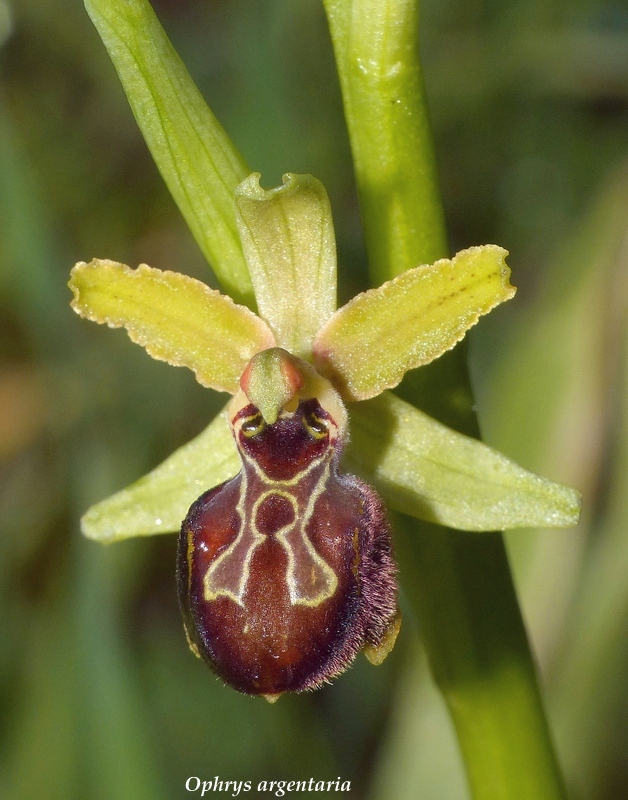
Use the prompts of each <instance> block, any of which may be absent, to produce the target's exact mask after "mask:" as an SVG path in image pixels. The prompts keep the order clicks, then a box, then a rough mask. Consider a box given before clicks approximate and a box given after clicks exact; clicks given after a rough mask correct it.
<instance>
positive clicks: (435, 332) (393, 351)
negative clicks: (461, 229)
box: [314, 245, 515, 400]
mask: <svg viewBox="0 0 628 800" xmlns="http://www.w3.org/2000/svg"><path fill="white" fill-rule="evenodd" d="M507 255H508V253H507V251H506V250H504V249H502V248H501V247H497V246H496V245H485V246H484V247H471V248H469V249H468V250H462V251H461V252H459V253H458V254H457V255H456V256H454V258H453V259H451V260H450V259H442V260H440V261H436V262H435V263H434V264H432V265H430V266H421V267H416V268H415V269H411V270H408V271H407V272H404V273H403V274H402V275H399V276H397V277H396V278H395V279H394V280H392V281H388V282H387V283H385V284H383V285H382V286H380V287H379V288H377V289H371V290H369V291H368V292H364V293H363V294H360V295H358V296H357V297H355V298H354V299H353V300H351V301H350V302H349V303H347V305H345V306H343V307H342V308H340V309H338V311H337V312H336V313H335V314H334V315H333V317H332V318H331V319H330V320H329V322H328V323H327V324H326V325H325V327H324V328H323V329H322V330H321V331H320V332H319V333H318V335H317V337H316V341H315V343H314V359H315V364H316V367H317V369H318V370H319V372H321V373H322V374H323V375H326V376H327V377H329V378H330V379H331V380H332V382H334V383H335V385H336V386H337V388H339V389H340V391H341V393H342V395H343V396H344V397H345V398H346V399H347V400H367V399H368V398H370V397H374V396H375V395H378V394H380V393H381V392H383V391H384V390H385V389H391V388H392V387H394V386H396V385H397V384H398V383H399V382H400V381H401V379H402V378H403V376H404V374H405V373H406V372H407V371H408V370H409V369H413V368H414V367H419V366H422V365H424V364H429V362H430V361H433V360H434V359H435V358H438V356H440V355H442V354H443V353H444V352H446V351H447V350H451V348H452V347H453V346H454V345H455V344H456V343H457V342H459V341H460V340H461V339H462V338H463V337H464V335H465V333H466V332H467V330H468V329H469V328H470V327H472V326H473V325H475V323H476V322H477V321H478V319H479V318H480V316H482V314H486V313H488V312H489V311H490V310H491V309H492V308H494V307H495V306H496V305H498V304H499V303H502V302H503V301H504V300H508V299H509V298H511V297H512V296H513V295H514V293H515V289H514V288H513V287H512V286H511V285H510V283H509V281H508V278H509V276H510V269H509V268H508V267H507V266H506V263H505V261H504V258H505V257H506V256H507Z"/></svg>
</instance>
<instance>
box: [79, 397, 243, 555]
mask: <svg viewBox="0 0 628 800" xmlns="http://www.w3.org/2000/svg"><path fill="white" fill-rule="evenodd" d="M239 469H240V458H239V456H238V452H237V450H236V447H235V444H234V441H233V436H232V435H231V430H230V428H229V424H228V422H227V417H226V415H225V412H224V411H223V412H222V413H220V414H219V415H218V416H217V417H216V419H214V421H213V422H212V423H211V424H210V425H209V426H208V427H207V428H206V429H205V430H204V431H203V432H202V433H201V434H200V435H199V436H197V437H196V439H192V441H191V442H188V444H186V445H183V447H181V448H180V449H179V450H176V451H175V452H174V453H173V454H172V455H171V456H169V458H167V459H166V460H165V461H164V462H163V463H162V464H160V465H159V466H158V467H157V468H156V469H154V470H153V471H152V472H149V473H148V475H145V476H144V477H143V478H140V480H139V481H137V482H136V483H133V484H131V486H129V487H127V488H126V489H123V490H122V491H121V492H118V493H117V494H114V495H112V496H111V497H108V498H107V499H106V500H103V501H102V502H100V503H97V504H96V505H94V506H92V507H91V508H90V509H89V511H88V512H87V513H86V514H85V515H84V516H83V518H82V520H81V528H82V530H83V533H84V534H85V536H87V537H88V538H89V539H96V540H98V541H100V542H103V543H109V542H116V541H119V540H120V539H128V538H130V537H132V536H151V535H152V534H155V533H172V532H173V531H178V530H179V528H180V527H181V522H182V521H183V519H184V517H185V515H186V514H187V512H188V509H189V507H190V506H191V505H192V503H193V502H194V501H195V500H196V499H197V498H198V497H200V495H201V494H203V492H205V491H207V490H208V489H211V488H212V487H214V486H217V485H218V484H219V483H222V482H223V481H226V480H229V478H232V477H233V476H234V475H236V474H237V473H238V470H239Z"/></svg>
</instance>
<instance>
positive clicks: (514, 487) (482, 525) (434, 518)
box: [346, 392, 580, 531]
mask: <svg viewBox="0 0 628 800" xmlns="http://www.w3.org/2000/svg"><path fill="white" fill-rule="evenodd" d="M349 412H350V415H351V442H350V444H349V447H348V452H347V456H346V461H347V467H348V468H349V469H351V470H353V471H356V472H357V473H358V474H360V475H361V476H363V477H365V478H366V479H367V480H368V481H369V482H371V483H372V484H373V485H374V486H375V488H376V489H377V490H378V491H379V492H380V493H381V495H382V497H383V498H384V500H385V501H386V502H387V503H388V504H389V506H390V507H391V508H393V509H394V510H396V511H401V512H402V513H404V514H409V515H410V516H413V517H417V518H419V519H423V520H427V521H429V522H438V523H440V524H441V525H447V526H449V527H451V528H458V529H460V530H468V531H494V530H506V529H510V528H524V527H525V528H527V527H558V528H560V527H569V526H571V525H575V524H576V523H577V522H578V517H579V514H580V495H579V494H578V492H576V491H575V490H574V489H570V488H568V487H566V486H561V485H560V484H557V483H553V482H552V481H549V480H547V479H545V478H541V477H539V476H538V475H534V474H533V473H531V472H528V471H527V470H525V469H523V468H522V467H520V466H518V465H517V464H515V463H514V462H513V461H510V459H508V458H506V456H503V455H502V454H501V453H498V452H497V451H495V450H493V449H491V448H490V447H488V446H487V445H485V444H483V443H482V442H480V441H478V440H477V439H472V438H470V437H468V436H463V435H462V434H460V433H457V432H456V431H454V430H452V429H451V428H447V427H446V426H445V425H442V424H441V423H440V422H437V421H436V420H434V419H432V417H429V416H427V414H424V413H423V412H421V411H419V410H418V409H416V408H415V407H414V406H412V405H410V404H409V403H406V402H405V401H403V400H401V399H400V398H398V397H396V396H395V395H394V394H392V393H390V392H385V393H384V394H382V395H381V396H380V397H377V398H375V399H373V400H368V401H366V402H364V403H357V404H352V405H351V406H350V408H349Z"/></svg>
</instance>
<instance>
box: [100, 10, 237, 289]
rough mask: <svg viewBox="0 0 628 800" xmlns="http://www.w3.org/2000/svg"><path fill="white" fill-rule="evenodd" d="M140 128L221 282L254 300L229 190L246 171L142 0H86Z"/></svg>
mask: <svg viewBox="0 0 628 800" xmlns="http://www.w3.org/2000/svg"><path fill="white" fill-rule="evenodd" d="M85 7H86V8H87V12H88V13H89V15H90V17H91V18H92V21H93V23H94V25H95V26H96V28H97V29H98V33H99V34H100V36H101V38H102V40H103V42H104V44H105V47H106V48H107V51H108V52H109V56H110V57H111V60H112V61H113V64H114V66H115V68H116V70H117V72H118V75H119V77H120V80H121V82H122V85H123V87H124V91H125V92H126V95H127V97H128V99H129V102H130V104H131V108H132V110H133V114H134V115H135V118H136V120H137V123H138V125H139V127H140V129H141V131H142V135H143V136H144V139H145V140H146V143H147V144H148V147H149V149H150V151H151V153H152V155H153V158H154V159H155V163H156V164H157V166H158V168H159V171H160V172H161V174H162V176H163V178H164V180H165V182H166V184H167V186H168V189H169V190H170V193H171V194H172V196H173V198H174V200H175V202H176V203H177V205H178V206H179V209H180V210H181V213H182V214H183V216H184V217H185V220H186V222H187V224H188V225H189V227H190V230H191V231H192V234H193V235H194V238H195V239H196V241H197V242H198V245H199V247H200V248H201V250H202V251H203V254H204V255H205V257H206V258H207V260H208V261H209V263H210V264H211V265H212V267H213V269H214V271H215V273H216V275H217V276H218V279H219V280H220V282H221V284H222V286H223V288H224V289H225V291H226V292H228V293H229V294H230V295H231V296H232V297H234V298H235V299H236V300H238V301H240V302H247V303H248V304H250V303H251V302H252V300H253V298H252V293H251V282H250V279H249V275H248V272H247V268H246V263H245V261H244V256H243V254H242V248H241V246H240V240H239V237H238V231H237V228H236V223H235V211H234V207H233V192H234V190H235V187H236V186H237V185H238V184H239V183H240V181H241V180H243V178H244V177H245V176H246V175H247V174H248V173H249V172H250V170H249V169H247V167H246V165H245V163H244V160H243V159H242V156H241V155H240V154H239V153H238V151H237V150H236V148H235V147H234V145H233V143H232V142H231V140H230V139H229V137H228V136H227V134H226V133H225V131H224V130H223V129H222V127H221V125H220V123H219V122H218V121H217V119H216V118H215V117H214V115H213V114H212V112H211V110H210V109H209V108H208V106H207V104H206V103H205V100H204V99H203V97H202V95H201V94H200V92H199V91H198V89H197V88H196V86H195V85H194V82H193V81H192V79H191V77H190V75H189V74H188V72H187V70H186V68H185V66H184V65H183V63H182V62H181V59H180V58H179V56H178V55H177V53H176V52H175V50H174V48H173V47H172V45H171V43H170V41H169V39H168V37H167V36H166V34H165V33H164V30H163V28H162V27H161V25H160V24H159V20H158V19H157V17H156V16H155V14H154V12H153V10H152V8H151V6H150V4H149V3H148V2H147V1H146V0H85Z"/></svg>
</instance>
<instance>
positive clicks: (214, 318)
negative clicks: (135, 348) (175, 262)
mask: <svg viewBox="0 0 628 800" xmlns="http://www.w3.org/2000/svg"><path fill="white" fill-rule="evenodd" d="M69 286H70V288H71V289H72V291H73V292H74V300H73V301H72V308H73V309H74V310H75V311H76V312H77V313H78V314H80V315H81V316H83V317H87V319H91V320H93V321H94V322H100V323H105V322H106V323H107V325H109V327H111V328H121V327H124V328H126V329H127V332H128V334H129V336H130V338H131V339H132V341H134V342H137V344H141V345H142V346H143V347H145V348H146V350H147V352H148V353H149V354H150V355H151V356H152V357H153V358H156V359H158V360H160V361H167V362H168V363H169V364H172V365H173V366H177V367H189V368H190V369H191V370H193V371H194V372H195V373H196V379H197V380H198V382H199V383H200V384H202V385H203V386H208V387H210V388H212V389H216V390H217V391H222V392H231V394H234V393H235V392H236V391H237V390H238V386H239V380H240V376H241V375H242V372H243V371H244V368H245V367H246V365H247V364H248V362H249V360H250V359H251V358H252V357H253V356H254V355H255V353H257V352H258V351H260V350H264V349H266V348H267V347H272V346H273V344H274V340H273V335H272V333H271V332H270V330H269V329H268V327H267V326H266V324H265V323H264V322H263V320H261V319H260V318H259V317H258V316H256V315H255V314H254V313H253V312H252V311H249V309H248V308H245V307H244V306H238V305H236V304H235V303H234V302H233V300H231V298H230V297H227V296H226V295H223V294H220V292H218V291H216V290H215V289H210V288H209V286H206V285H205V284H204V283H201V282H200V281H197V280H195V279H194V278H190V277H189V276H187V275H182V274H181V273H179V272H169V271H166V272H163V271H161V270H158V269H152V268H151V267H148V266H146V264H140V266H139V267H138V268H137V269H135V270H134V269H130V268H129V267H127V266H125V265H124V264H118V263H116V262H115V261H107V260H101V259H94V260H93V261H91V262H90V263H89V264H85V263H83V262H81V263H79V264H77V265H76V266H75V267H74V269H73V270H72V273H71V279H70V283H69Z"/></svg>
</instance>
